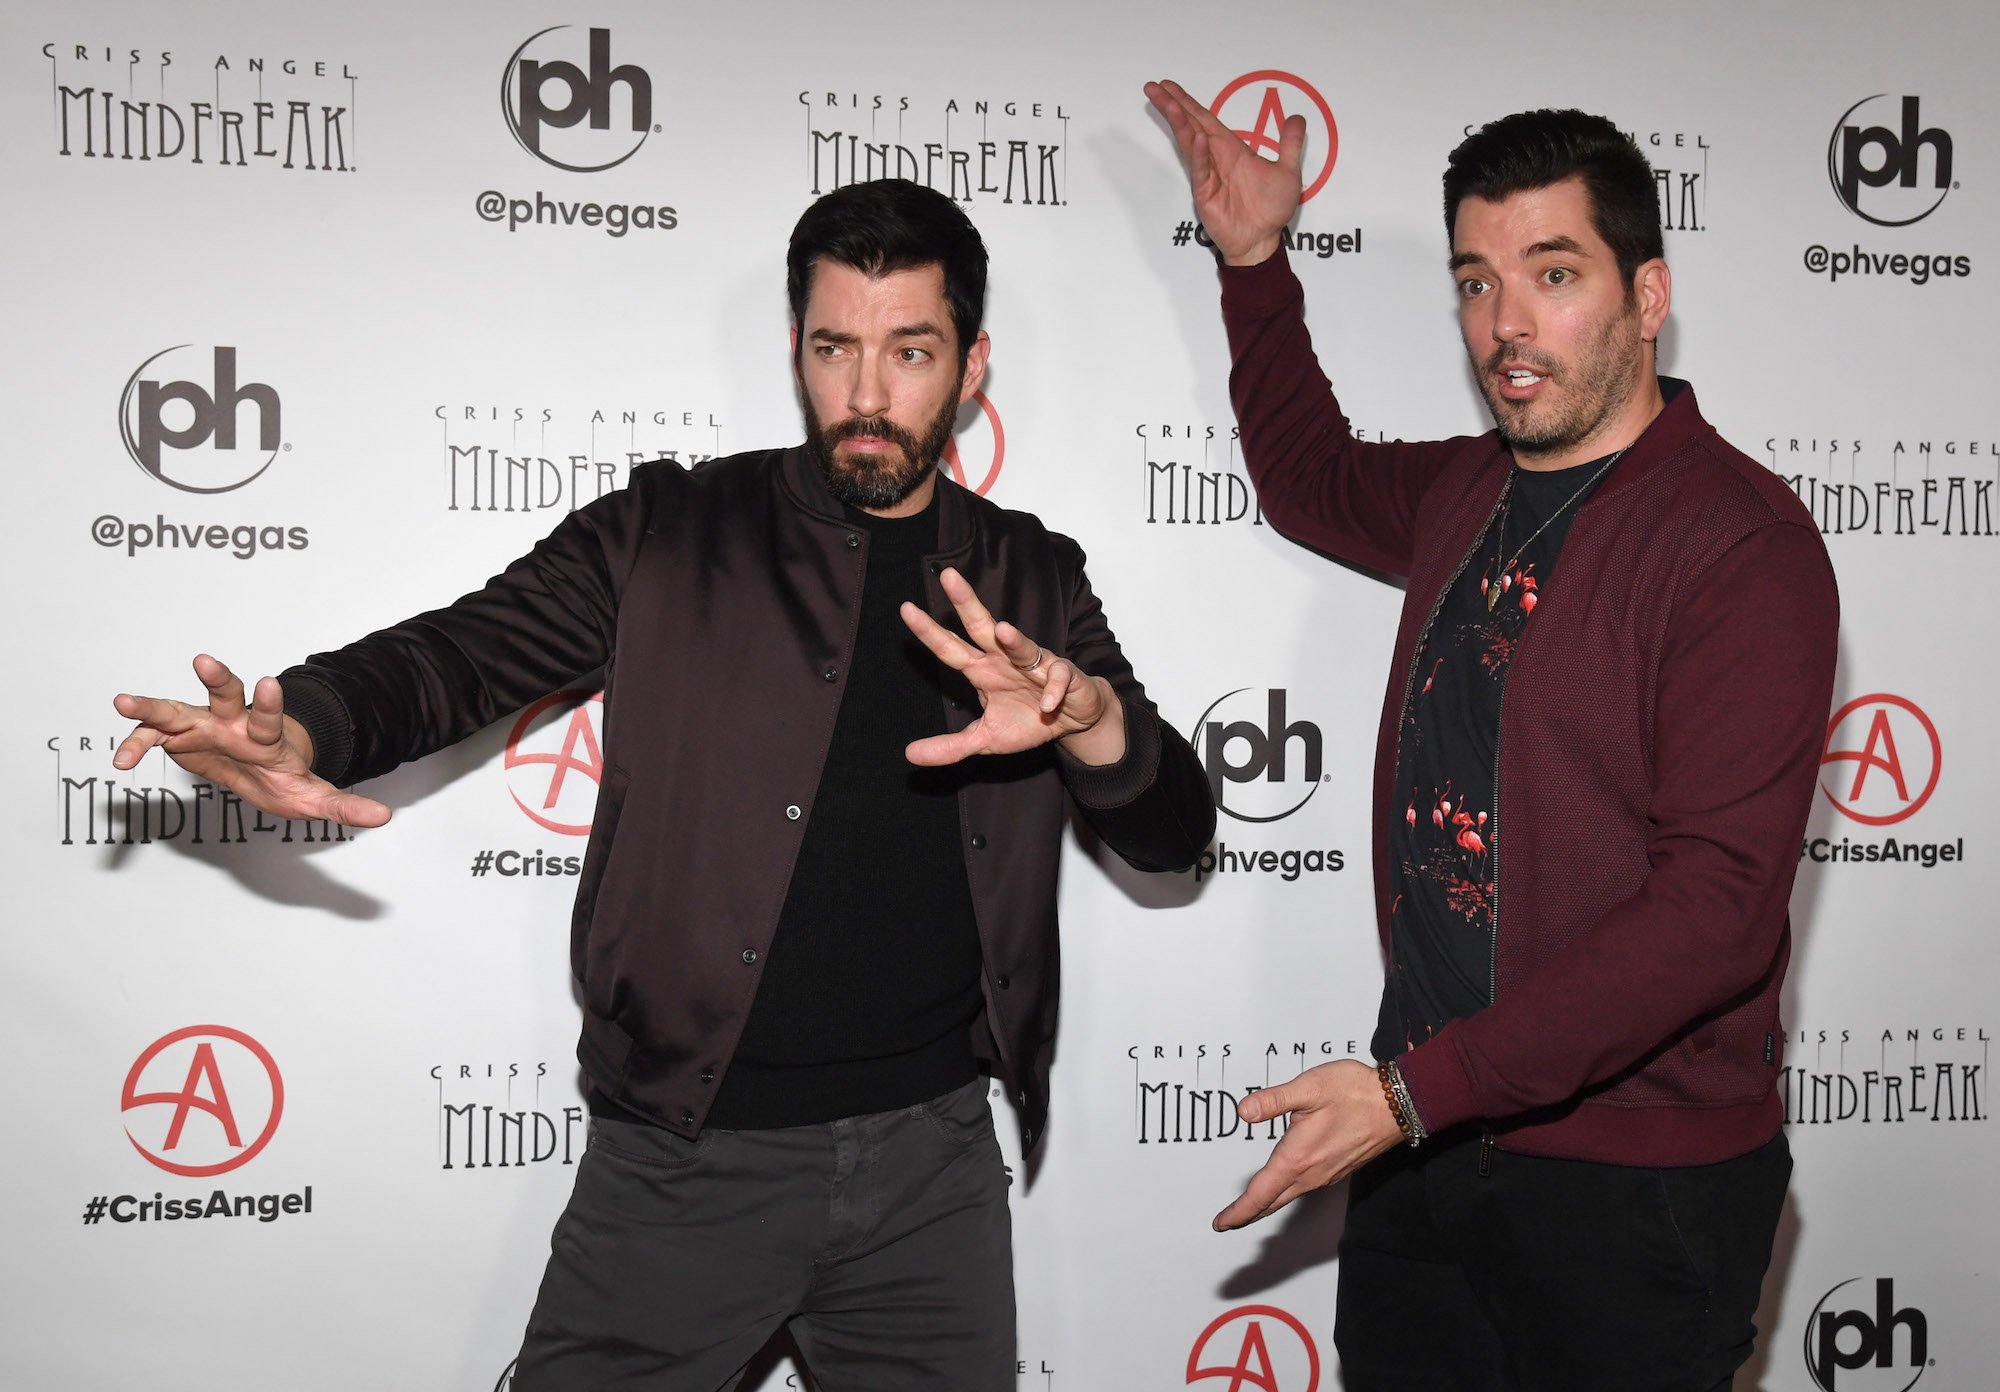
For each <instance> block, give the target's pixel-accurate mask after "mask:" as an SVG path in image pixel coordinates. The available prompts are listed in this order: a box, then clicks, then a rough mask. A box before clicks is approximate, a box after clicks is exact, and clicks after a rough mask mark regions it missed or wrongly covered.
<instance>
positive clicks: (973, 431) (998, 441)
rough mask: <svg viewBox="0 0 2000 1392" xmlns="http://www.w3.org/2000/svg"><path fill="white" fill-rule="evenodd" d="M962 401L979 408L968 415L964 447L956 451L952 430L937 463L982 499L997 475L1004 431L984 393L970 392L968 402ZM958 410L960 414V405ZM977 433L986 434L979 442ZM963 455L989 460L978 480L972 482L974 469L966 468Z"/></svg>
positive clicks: (1002, 455) (1004, 448)
mask: <svg viewBox="0 0 2000 1392" xmlns="http://www.w3.org/2000/svg"><path fill="white" fill-rule="evenodd" d="M966 404H967V405H973V404H977V405H978V407H979V410H978V412H977V413H976V414H974V415H973V416H972V417H971V418H970V422H969V427H970V428H968V429H967V430H966V431H965V434H966V435H967V437H968V438H967V441H966V449H965V450H964V451H963V452H961V451H960V449H959V447H958V432H957V431H954V432H953V433H952V437H951V439H949V440H947V441H945V445H944V455H943V457H942V461H941V462H942V463H943V465H944V467H945V469H946V470H948V471H949V472H950V474H951V476H952V477H953V478H955V479H957V480H958V481H959V482H960V483H961V484H963V485H965V486H966V487H967V488H970V489H971V490H972V491H973V492H974V493H977V494H978V495H979V496H980V497H982V498H983V497H985V496H986V495H987V493H988V492H990V491H991V490H992V488H993V482H994V480H995V479H997V478H999V477H1000V464H1001V461H1002V460H1004V459H1005V458H1006V457H1007V432H1006V431H1005V430H1004V429H1002V428H1001V425H1000V413H999V412H998V411H996V410H994V409H993V403H992V402H991V401H988V400H987V399H986V393H985V392H979V391H976V392H974V393H973V394H972V401H970V402H967V403H966ZM959 409H960V412H961V414H963V412H964V407H960V408H959ZM982 423H983V429H982ZM981 435H985V436H986V437H987V438H986V440H985V441H984V442H983V443H982V442H981V441H980V439H979V437H980V436H981ZM966 454H971V455H972V456H973V458H975V459H987V460H988V461H990V462H988V463H987V465H986V471H985V472H984V473H983V474H981V475H980V478H979V482H978V483H974V482H973V481H972V475H973V473H974V472H976V470H974V469H969V468H967V466H966V462H965V455H966Z"/></svg>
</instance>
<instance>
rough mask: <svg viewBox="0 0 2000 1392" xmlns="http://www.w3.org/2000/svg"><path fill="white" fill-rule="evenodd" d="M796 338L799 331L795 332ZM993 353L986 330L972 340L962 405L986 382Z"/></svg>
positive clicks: (961, 392) (960, 393)
mask: <svg viewBox="0 0 2000 1392" xmlns="http://www.w3.org/2000/svg"><path fill="white" fill-rule="evenodd" d="M793 332H794V336H795V337H796V334H797V331H796V330H794V331H793ZM992 351H993V340H991V339H990V338H988V337H987V336H986V330H984V329H981V330H980V331H979V337H977V338H975V339H973V340H972V348H971V350H970V351H968V352H967V353H966V355H965V380H964V381H963V382H961V383H960V384H959V388H958V400H959V404H960V405H964V404H965V403H966V402H968V401H970V400H972V394H973V393H974V392H976V391H978V390H979V384H980V383H981V382H983V381H985V380H986V357H987V355H988V354H989V353H991V352H992Z"/></svg>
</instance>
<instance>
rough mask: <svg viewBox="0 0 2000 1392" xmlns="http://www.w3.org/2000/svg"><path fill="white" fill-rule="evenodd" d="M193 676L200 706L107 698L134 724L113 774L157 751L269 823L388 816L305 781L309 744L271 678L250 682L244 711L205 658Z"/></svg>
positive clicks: (371, 820) (233, 686)
mask: <svg viewBox="0 0 2000 1392" xmlns="http://www.w3.org/2000/svg"><path fill="white" fill-rule="evenodd" d="M194 674H195V675H196V676H197V677H199V678H201V684H202V685H203V686H205V687H207V688H208V704H207V705H205V706H191V705H188V704H187V703H186V702H184V701H170V700H166V699H163V698H160V697H154V696H126V695H121V696H117V697H114V698H113V700H112V702H111V704H112V705H113V706H114V707H115V708H116V709H117V711H118V713H119V714H120V715H122V716H125V717H126V718H127V719H130V720H136V721H138V722H139V727H138V728H137V729H136V730H134V731H133V732H132V733H131V734H129V735H127V736H126V737H125V739H124V742H123V743H121V744H120V745H119V746H118V749H117V752H115V753H114V754H113V755H112V756H111V763H112V766H113V767H114V768H120V769H129V768H132V767H133V766H134V765H136V764H137V763H138V762H139V760H140V759H142V758H144V757H145V755H146V751H148V750H150V749H153V748H154V747H156V746H157V747H158V748H161V749H164V750H166V752H167V755H168V757H169V758H171V759H172V760H173V761H174V762H175V763H177V764H179V765H180V766H181V767H182V768H184V769H186V770H187V771H188V772H189V773H191V774H193V775H194V776H195V777H197V778H205V779H207V780H208V781H209V782H211V783H214V784H218V785H219V786H221V787H224V788H227V789H229V791H231V792H232V793H235V794H236V795H237V796H238V797H240V798H242V799H243V800H244V801H245V802H247V803H249V804H250V805H251V806H252V807H258V808H262V809H263V810H264V811H266V812H269V813H270V814H271V815H272V816H274V817H296V818H300V819H312V820H318V819H321V818H324V819H326V820H327V821H332V822H339V823H341V824H342V825H343V826H352V827H373V826H381V825H382V823H384V822H386V821H388V820H389V809H388V808H387V807H385V806H383V805H382V804H381V803H379V802H376V801H375V800H374V799H373V798H365V797H361V796H359V795H358V794H355V793H344V792H342V791H341V790H340V789H338V788H336V787H334V786H333V785H332V784H331V783H329V782H327V781H326V780H325V779H324V778H317V777H315V776H314V775H313V771H312V760H313V745H312V739H311V737H310V736H308V735H307V734H306V732H305V727H303V726H302V725H300V724H299V722H298V721H296V720H294V719H292V718H291V717H290V716H288V715H286V714H285V697H284V692H283V691H282V690H281V689H280V688H279V686H278V682H277V679H276V678H274V677H265V678H264V679H263V680H262V681H260V682H258V683H257V689H256V692H255V693H254V694H253V695H252V697H251V699H250V701H249V702H248V703H247V704H246V703H245V702H244V699H243V683H242V682H241V681H239V680H238V679H237V677H236V674H235V673H234V672H232V671H230V670H229V669H228V668H227V667H225V666H223V665H222V663H220V662H218V661H216V660H215V659H214V658H212V657H210V656H209V655H208V654H207V653H203V654H201V655H200V656H199V657H197V658H195V660H194Z"/></svg>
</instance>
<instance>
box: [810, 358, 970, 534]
mask: <svg viewBox="0 0 2000 1392" xmlns="http://www.w3.org/2000/svg"><path fill="white" fill-rule="evenodd" d="M964 380H965V379H964V377H963V375H961V376H960V378H959V383H963V381H964ZM959 383H955V384H953V387H952V390H951V394H950V395H949V396H947V397H946V398H945V404H944V406H943V408H942V409H940V410H939V411H938V414H937V417H936V418H935V419H934V420H932V421H931V423H930V427H929V428H928V429H927V430H925V431H924V433H923V437H922V438H921V439H919V438H918V437H917V436H915V435H912V434H911V433H910V432H909V431H907V430H905V429H903V427H902V426H900V425H898V424H896V423H895V422H894V421H892V420H890V419H889V418H888V417H887V416H849V417H848V418H847V419H846V420H844V421H840V422H838V423H837V424H834V425H821V424H820V419H819V416H818V414H817V413H816V412H815V411H814V410H813V406H812V398H811V397H810V396H808V395H806V394H805V393H803V392H801V393H800V399H801V402H802V403H803V405H804V406H805V412H806V452H807V453H808V454H810V455H811V456H812V459H813V462H814V463H815V464H817V465H818V466H819V471H820V474H821V476H822V477H824V478H825V479H826V488H827V491H828V492H829V493H831V494H833V496H834V500H835V501H836V502H842V503H846V504H847V505H848V506H849V507H858V508H877V509H881V508H892V507H894V506H896V504H898V503H900V502H902V501H903V500H904V499H905V498H907V497H909V496H910V495H911V494H912V493H914V492H916V491H917V489H918V488H920V487H922V486H923V482H924V480H925V479H927V478H929V477H930V476H931V475H932V474H933V473H935V472H936V471H937V466H938V460H939V459H940V458H942V457H943V455H944V447H945V446H946V445H947V444H949V443H950V442H951V432H952V428H953V426H955V425H956V424H957V422H958V385H959ZM859 435H873V436H876V437H878V438H880V439H884V440H888V441H890V442H891V443H893V444H894V445H895V446H896V450H895V452H894V453H891V454H886V455H883V456H882V457H880V458H879V459H872V460H871V459H863V460H860V461H857V462H852V463H848V462H843V461H842V460H841V459H840V457H839V455H838V454H836V453H835V447H836V446H838V445H839V444H840V442H841V441H843V440H852V439H854V438H855V437H856V436H859Z"/></svg>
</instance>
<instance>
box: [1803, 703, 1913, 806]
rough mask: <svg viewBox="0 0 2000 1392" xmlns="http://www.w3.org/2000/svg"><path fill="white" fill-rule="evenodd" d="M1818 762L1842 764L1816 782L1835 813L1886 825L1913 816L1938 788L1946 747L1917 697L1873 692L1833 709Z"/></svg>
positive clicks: (1824, 767)
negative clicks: (1940, 740) (1849, 768)
mask: <svg viewBox="0 0 2000 1392" xmlns="http://www.w3.org/2000/svg"><path fill="white" fill-rule="evenodd" d="M1848 764H1852V765H1853V766H1854V770H1853V776H1852V777H1849V776H1848V773H1847V770H1846V767H1845V766H1846V765H1848ZM1819 765H1820V768H1821V769H1822V770H1827V769H1833V768H1834V766H1835V765H1840V766H1841V767H1840V768H1838V769H1837V770H1836V771H1835V772H1834V773H1832V774H1831V775H1830V776H1829V775H1827V774H1825V773H1822V775H1821V778H1820V785H1819V786H1820V788H1821V790H1822V791H1823V792H1825V794H1826V795H1827V798H1828V799H1829V800H1830V801H1831V802H1832V803H1833V807H1834V810H1835V811H1836V812H1838V813H1840V815H1841V816H1843V817H1850V818H1852V819H1853V820H1855V821H1857V822H1860V823H1862V824H1863V825H1866V826H1889V825H1891V824H1893V823H1895V822H1900V821H1902V820H1904V819H1905V818H1906V817H1912V816H1915V815H1916V811H1917V809H1918V808H1920V807H1922V806H1923V805H1924V804H1925V803H1926V802H1929V801H1930V797H1931V794H1932V793H1934V792H1936V791H1937V785H1938V774H1939V773H1940V772H1941V771H1942V770H1943V768H1944V746H1943V745H1942V744H1941V743H1940V742H1939V740H1938V732H1937V726H1935V725H1933V724H1932V723H1931V718H1930V717H1929V716H1927V715H1925V714H1924V713H1923V711H1922V710H1921V709H1919V708H1918V706H1917V704H1916V702H1914V701H1911V700H1908V699H1906V698H1904V697H1902V696H1891V695H1889V694H1888V693H1887V692H1876V693H1875V694H1873V695H1870V696H1857V697H1855V698H1854V699H1853V700H1852V701H1849V702H1848V703H1847V704H1846V705H1844V706H1842V707H1841V708H1840V709H1839V710H1837V711H1835V712H1834V713H1833V719H1832V720H1830V721H1828V722H1827V727H1826V745H1825V747H1824V748H1823V749H1822V750H1821V751H1820V756H1819ZM1913 789H1914V790H1915V791H1914V792H1913V791H1912V790H1913Z"/></svg>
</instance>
